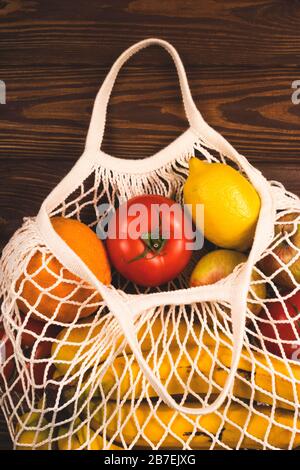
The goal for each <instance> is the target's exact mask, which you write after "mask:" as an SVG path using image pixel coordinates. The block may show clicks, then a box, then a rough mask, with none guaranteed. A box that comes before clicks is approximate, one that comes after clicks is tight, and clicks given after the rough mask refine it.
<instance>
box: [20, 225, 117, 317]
mask: <svg viewBox="0 0 300 470" xmlns="http://www.w3.org/2000/svg"><path fill="white" fill-rule="evenodd" d="M51 222H52V226H53V228H54V230H55V231H56V233H57V234H58V235H59V236H60V237H61V238H62V239H63V240H64V241H65V242H66V243H67V244H68V245H69V247H70V248H71V249H72V250H73V251H74V252H75V253H76V254H77V255H78V256H79V257H80V258H81V259H82V261H84V263H85V264H86V265H87V267H88V268H89V269H90V270H91V271H92V273H93V274H94V275H95V276H96V277H97V279H99V281H101V282H102V283H103V284H110V282H111V271H110V266H109V262H108V258H107V255H106V252H105V248H104V245H103V243H102V242H101V240H99V238H98V237H97V235H96V234H95V233H94V232H93V231H92V230H91V229H90V228H89V227H88V226H87V225H85V224H83V223H81V222H79V221H78V220H73V219H67V218H64V217H54V218H52V219H51ZM29 276H30V277H29ZM17 288H18V289H19V288H20V289H21V292H20V297H19V299H18V306H19V308H20V310H21V311H22V312H24V313H27V312H29V311H30V312H31V313H32V314H33V315H35V313H36V312H38V313H40V314H42V315H44V316H46V317H48V318H52V317H53V318H54V319H55V320H57V321H60V322H63V323H70V322H72V321H73V320H74V318H75V317H76V316H78V319H79V318H83V317H87V316H89V315H91V314H92V313H94V312H95V311H96V310H97V307H98V305H97V304H99V302H100V301H101V296H100V294H99V293H98V292H97V291H96V290H95V289H94V288H93V287H92V286H90V285H89V284H88V283H87V282H85V281H83V280H82V279H80V278H79V277H78V276H76V275H75V274H73V273H71V272H70V271H68V270H67V269H66V268H65V267H64V266H63V265H62V264H61V263H60V261H58V259H57V258H55V256H54V255H53V254H51V253H47V254H45V253H42V252H41V251H37V252H36V253H35V254H34V255H33V256H32V258H31V259H30V261H29V263H28V265H27V270H26V273H24V274H22V276H21V277H20V278H19V280H18V282H17ZM45 289H46V291H45ZM35 316H37V317H38V318H39V319H41V317H39V316H38V315H35Z"/></svg>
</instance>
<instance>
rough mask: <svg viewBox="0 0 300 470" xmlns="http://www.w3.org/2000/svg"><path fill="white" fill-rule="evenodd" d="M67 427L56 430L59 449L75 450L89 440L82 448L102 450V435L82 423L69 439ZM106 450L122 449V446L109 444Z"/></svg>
mask: <svg viewBox="0 0 300 470" xmlns="http://www.w3.org/2000/svg"><path fill="white" fill-rule="evenodd" d="M68 430H69V428H68V427H67V426H62V427H61V428H60V429H59V431H58V436H59V437H60V439H59V440H58V449H59V450H77V449H79V448H80V447H81V446H82V445H84V444H86V442H88V441H90V442H89V444H88V445H85V446H84V448H83V450H103V449H104V440H103V437H102V436H100V435H97V434H96V433H95V432H94V431H93V430H92V429H89V428H88V426H86V425H84V426H82V427H81V428H80V429H78V430H77V431H76V432H75V433H74V434H73V435H72V436H71V439H69V438H68V437H67V434H68ZM107 450H123V448H122V447H119V446H117V445H114V444H111V445H110V446H109V447H108V449H107Z"/></svg>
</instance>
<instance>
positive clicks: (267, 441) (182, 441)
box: [0, 141, 300, 449]
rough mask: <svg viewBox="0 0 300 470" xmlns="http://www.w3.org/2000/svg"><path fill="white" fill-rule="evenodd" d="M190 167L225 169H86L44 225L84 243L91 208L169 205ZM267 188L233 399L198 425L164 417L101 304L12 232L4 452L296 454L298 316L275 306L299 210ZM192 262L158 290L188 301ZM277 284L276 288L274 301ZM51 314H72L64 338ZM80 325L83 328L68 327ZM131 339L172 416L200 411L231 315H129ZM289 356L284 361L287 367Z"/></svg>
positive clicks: (285, 279) (6, 261)
mask: <svg viewBox="0 0 300 470" xmlns="http://www.w3.org/2000/svg"><path fill="white" fill-rule="evenodd" d="M195 154H196V155H198V156H201V158H206V159H207V160H208V161H210V162H214V161H223V162H224V163H230V162H228V161H226V159H225V158H224V157H222V156H220V155H218V154H216V152H214V151H213V150H212V149H210V148H209V147H208V146H207V145H206V144H204V142H202V141H198V142H197V143H196V144H195V145H194V146H193V147H191V148H190V149H187V150H186V151H185V152H183V153H182V154H181V155H179V156H177V158H175V159H174V160H173V162H172V163H168V164H167V165H165V166H163V167H162V168H159V169H158V170H155V171H152V172H150V173H146V174H144V175H129V174H127V173H125V172H117V171H112V170H108V169H107V168H105V167H103V166H95V167H94V169H93V171H92V173H91V175H90V176H89V177H88V178H87V179H86V180H85V181H84V182H83V183H82V184H81V185H80V187H78V188H77V190H76V191H75V192H73V193H72V194H71V195H70V196H69V197H68V198H67V200H65V201H63V202H62V203H61V204H60V205H59V206H58V207H56V208H55V210H54V211H52V212H51V214H49V216H51V217H52V216H63V217H68V218H74V219H77V220H80V221H82V222H84V223H86V224H88V225H89V226H90V227H91V228H93V229H94V230H95V228H96V226H97V224H98V222H99V220H100V216H99V214H98V210H97V207H98V205H99V204H100V203H103V202H108V203H110V204H112V205H113V206H114V207H117V206H118V205H119V204H120V202H121V201H124V200H128V199H130V198H131V197H133V196H135V195H138V194H161V195H164V196H167V197H171V198H173V199H175V200H177V201H178V202H180V203H181V202H182V189H183V184H184V181H185V179H186V177H187V174H188V160H189V159H190V157H191V156H192V155H195ZM230 164H232V163H230ZM239 170H241V169H239ZM269 184H270V186H271V187H272V192H273V196H274V200H275V203H276V205H277V206H276V207H277V209H278V210H277V221H276V227H277V228H276V230H275V235H274V239H273V240H272V243H271V244H270V246H269V247H268V249H267V250H266V251H265V252H264V253H263V255H262V257H261V260H260V262H259V263H257V265H256V266H255V268H254V270H253V274H252V281H251V286H250V291H249V294H248V304H247V322H246V329H245V334H244V343H243V350H242V355H241V358H240V362H239V366H238V371H237V374H236V377H235V382H234V386H233V389H232V390H231V393H230V395H229V396H228V399H227V401H226V402H225V403H224V404H223V406H222V407H221V408H220V409H219V410H218V411H217V412H215V413H212V414H208V415H205V416H194V415H187V414H182V413H179V412H177V411H174V410H172V409H171V408H169V407H168V406H167V405H166V404H164V402H163V401H162V399H161V398H160V397H158V395H157V392H156V391H155V389H154V388H153V387H152V386H151V384H150V383H149V382H148V380H147V378H146V377H145V375H144V374H143V372H142V371H141V369H140V367H139V364H138V363H137V360H136V358H135V356H134V355H133V354H132V351H131V350H130V348H129V346H128V344H127V343H126V340H125V339H124V337H123V335H122V330H121V328H120V325H119V323H118V321H117V320H116V319H115V317H114V315H113V314H112V313H111V312H110V311H109V309H108V307H107V306H106V304H105V302H104V301H102V300H101V298H100V296H99V295H98V293H97V292H95V291H94V289H93V288H92V287H91V286H90V285H89V284H87V283H86V282H85V281H82V280H80V279H79V278H78V277H76V276H74V275H71V273H69V271H68V270H67V269H66V268H65V267H64V266H63V265H61V264H60V263H59V262H58V261H57V260H56V258H55V257H54V255H53V254H52V253H51V252H50V250H49V249H48V248H47V247H46V245H45V244H44V242H43V240H42V237H41V235H40V233H39V231H38V229H37V226H36V221H35V219H27V220H25V222H24V225H23V227H22V228H21V229H20V230H18V231H17V232H16V234H15V235H14V236H13V238H12V239H11V241H10V242H9V244H8V245H7V247H6V248H5V249H4V251H3V256H2V262H1V263H2V274H1V292H2V314H1V321H2V322H3V325H4V329H5V332H6V336H4V337H3V338H6V339H3V341H2V346H1V348H2V350H1V352H2V354H1V357H2V365H1V369H0V387H1V407H2V409H3V412H4V414H5V417H6V420H7V424H8V427H9V430H10V433H11V436H12V438H13V441H14V445H15V447H16V448H22V449H24V448H34V449H57V448H58V449H119V448H120V449H132V448H146V449H150V448H151V449H158V448H166V449H172V448H174V449H177V448H178V449H220V448H221V449H244V448H246V449H250V448H255V449H292V448H296V447H298V446H300V421H299V397H300V365H299V362H298V361H297V360H298V357H297V347H296V346H297V343H298V344H299V345H300V341H299V331H300V330H299V329H298V322H299V320H300V319H299V316H300V314H299V308H298V307H299V303H298V306H297V305H296V306H295V305H294V304H293V305H294V307H295V311H294V312H293V313H292V311H291V309H290V308H288V307H287V304H288V302H289V299H294V296H295V294H297V292H298V291H299V283H298V279H299V271H298V272H297V269H296V268H295V269H294V266H295V262H296V261H297V259H298V257H299V253H300V251H299V249H298V247H297V246H296V244H295V234H296V233H297V230H298V224H299V223H300V221H299V218H300V210H299V202H298V198H297V197H296V196H294V195H292V194H290V193H287V192H286V191H285V189H284V188H283V187H282V186H281V185H280V184H278V183H274V182H270V183H269ZM288 214H289V216H288V217H287V215H288ZM102 216H104V215H103V214H102ZM283 216H285V218H284V219H283V220H282V217H283ZM287 219H289V220H288V221H287ZM282 243H284V245H285V247H286V248H287V247H288V248H289V250H287V252H288V255H287V258H286V259H287V261H286V262H285V263H283V262H282V257H279V256H278V250H277V247H278V246H279V245H281V244H282ZM197 256H198V255H197V254H195V257H194V260H193V261H194V262H192V263H191V264H190V265H189V267H188V268H187V270H186V271H185V272H184V273H183V274H182V275H181V276H180V277H178V278H177V279H175V280H174V281H172V282H171V283H169V284H167V285H166V286H162V287H161V288H160V289H164V290H167V291H171V290H175V289H185V288H187V287H188V286H189V276H190V272H191V270H192V268H193V265H194V264H195V262H196V261H197ZM33 257H35V260H36V262H35V263H32V259H33ZM268 266H271V267H272V269H269V268H268ZM274 266H275V268H274ZM237 269H239V268H237ZM41 271H44V272H45V271H46V273H47V276H48V277H47V286H46V287H44V288H41V283H40V282H38V281H37V279H39V277H38V276H39V275H40V273H41ZM297 276H298V277H297ZM49 279H50V281H51V282H50V281H49ZM62 284H63V285H64V287H65V288H64V289H61V288H60V287H61V285H62ZM283 284H284V285H285V286H287V285H288V286H289V288H288V289H284V288H283V287H282V285H283ZM28 285H31V287H32V285H33V286H34V287H35V292H36V295H35V296H34V298H33V300H32V302H31V303H29V302H28V300H26V299H25V298H24V297H22V293H23V292H24V289H26V288H27V287H26V286H28ZM111 289H113V290H117V291H118V292H119V293H120V295H122V297H123V298H124V300H126V299H131V300H132V298H134V297H133V296H136V295H140V294H142V293H143V294H148V293H149V292H154V291H159V290H160V289H158V288H157V289H145V288H140V287H139V286H137V285H133V284H132V283H130V282H129V281H126V280H125V279H124V278H122V276H120V275H118V274H117V273H113V280H112V285H111ZM61 292H63V294H62V293H61ZM262 292H263V295H262ZM276 302H279V303H280V304H281V306H282V309H283V311H284V313H285V316H284V317H282V318H280V319H279V320H278V324H279V327H278V330H277V328H276V323H275V329H274V319H272V316H271V312H272V308H273V307H272V305H273V304H275V303H276ZM45 308H50V309H51V310H52V312H53V314H52V316H51V318H50V319H49V318H48V316H45V315H44V313H43V309H45ZM64 309H73V310H74V311H76V315H75V317H74V320H73V321H72V323H70V324H68V325H66V324H63V323H61V322H60V321H59V318H60V317H59V313H60V312H62V311H64ZM33 316H34V317H36V318H39V319H42V320H43V322H44V323H43V325H44V326H43V330H42V331H39V332H37V333H34V332H32V329H31V328H29V326H28V325H29V323H28V322H30V321H31V319H32V317H33ZM82 316H86V318H85V319H81V320H79V318H80V317H82ZM284 324H287V325H292V328H293V334H287V335H284V334H281V333H280V332H281V331H282V327H284ZM135 327H136V333H137V337H138V341H139V344H140V347H141V350H142V353H143V356H144V359H145V360H146V361H147V363H148V364H149V365H150V367H151V369H152V370H153V372H154V373H155V374H156V376H157V377H158V378H159V380H160V381H161V382H162V383H163V384H164V386H165V387H166V389H167V390H168V392H169V393H170V394H171V395H172V396H173V397H174V398H175V399H176V401H177V402H178V403H179V404H181V405H187V406H190V407H199V406H201V405H207V404H209V403H212V402H213V401H214V400H215V398H216V396H217V395H218V394H219V393H220V392H221V390H222V389H223V387H224V384H225V382H226V378H227V376H228V374H229V370H230V366H231V358H232V350H233V336H232V323H231V315H230V305H228V304H227V303H226V302H206V303H193V304H190V305H184V304H182V305H167V306H164V307H156V308H152V309H149V310H146V311H143V312H142V313H140V314H139V315H138V317H137V319H136V322H135ZM268 328H269V330H268ZM270 329H271V330H272V331H274V332H275V333H274V335H273V336H275V339H273V340H272V339H270V336H269V335H267V336H264V334H263V331H270ZM278 331H279V333H278ZM26 334H28V335H31V339H32V346H31V347H30V348H24V347H23V343H22V342H23V338H24V335H26ZM271 336H272V335H271ZM10 344H12V346H13V347H12V348H11V349H10V348H9V347H8V345H10ZM276 348H277V349H276ZM291 348H294V349H295V354H294V355H293V356H292V357H293V359H291V354H290V353H291ZM41 351H42V354H41ZM45 351H46V353H45ZM271 351H272V352H271ZM274 352H275V354H273V353H274ZM45 355H46V357H45Z"/></svg>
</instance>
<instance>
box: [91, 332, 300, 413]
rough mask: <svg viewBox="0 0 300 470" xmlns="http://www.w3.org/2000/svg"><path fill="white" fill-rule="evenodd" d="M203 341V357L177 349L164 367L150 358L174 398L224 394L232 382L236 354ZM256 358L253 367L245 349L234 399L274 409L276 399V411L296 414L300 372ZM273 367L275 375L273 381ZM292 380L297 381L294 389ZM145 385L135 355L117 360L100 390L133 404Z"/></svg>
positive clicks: (165, 359) (150, 390) (278, 362)
mask: <svg viewBox="0 0 300 470" xmlns="http://www.w3.org/2000/svg"><path fill="white" fill-rule="evenodd" d="M203 340H204V345H205V347H203V348H202V349H201V350H200V353H199V348H198V347H197V346H188V347H187V348H186V349H187V352H188V355H187V354H186V353H181V352H180V350H179V349H178V348H175V349H171V351H170V353H171V354H164V356H163V360H162V361H160V362H161V364H160V365H159V366H158V365H157V362H158V359H157V358H156V360H155V362H154V358H153V355H151V357H150V355H149V359H148V363H149V365H150V367H151V368H152V369H153V370H156V371H157V375H158V376H159V378H160V380H161V381H162V382H163V383H164V384H165V385H166V386H167V389H168V391H169V393H170V394H171V395H182V394H184V393H185V391H186V387H187V385H189V389H190V390H191V391H193V392H195V393H197V394H201V395H202V394H207V393H210V394H211V393H213V394H218V393H220V390H221V389H222V387H223V386H224V384H225V382H226V379H227V375H228V369H229V368H230V365H231V357H232V352H231V349H230V348H229V347H227V346H226V345H225V344H224V343H223V344H222V345H220V346H219V347H218V348H217V349H216V348H215V346H216V345H213V342H212V339H211V337H210V336H209V335H208V334H204V336H203ZM160 354H163V351H160ZM253 354H254V361H253V359H252V358H251V357H250V354H249V352H248V351H247V350H246V349H245V348H244V349H243V353H242V356H241V359H240V362H239V366H238V373H237V376H236V379H235V383H234V389H233V394H234V396H236V397H239V398H243V399H248V400H249V399H253V400H255V401H256V402H261V403H265V404H269V405H273V404H274V393H276V406H277V407H281V408H284V409H295V405H293V403H297V402H298V400H300V368H299V366H295V365H293V366H290V367H291V369H290V370H289V369H288V366H287V365H286V364H285V363H284V362H283V361H281V360H280V359H276V358H269V362H267V359H266V357H265V356H264V354H262V353H257V352H255V353H253ZM214 357H216V359H214ZM158 358H159V356H158ZM192 364H195V365H196V369H195V370H193V369H192ZM270 366H272V367H273V368H274V371H275V374H274V381H273V377H272V373H271V371H270ZM226 369H227V370H226ZM292 378H295V379H296V380H297V381H298V382H297V383H296V385H295V389H294V387H293V383H292V381H291V379H292ZM145 385H147V381H145V380H144V377H143V374H142V372H141V370H140V367H139V365H138V363H137V362H136V360H135V359H134V357H133V356H132V355H131V356H130V357H128V356H127V357H125V356H119V357H117V358H115V360H114V362H113V364H112V366H111V367H110V368H109V369H108V370H107V371H106V373H105V375H104V377H103V379H102V381H101V386H100V387H101V388H102V390H103V392H104V394H105V396H107V397H108V398H109V399H113V400H117V399H124V398H125V399H131V398H132V396H134V397H140V396H141V395H142V394H143V393H144V391H145ZM211 385H212V387H211ZM147 396H149V397H152V398H153V397H156V396H157V394H156V392H155V390H154V389H153V388H152V387H151V386H149V387H148V389H147ZM296 406H297V405H296Z"/></svg>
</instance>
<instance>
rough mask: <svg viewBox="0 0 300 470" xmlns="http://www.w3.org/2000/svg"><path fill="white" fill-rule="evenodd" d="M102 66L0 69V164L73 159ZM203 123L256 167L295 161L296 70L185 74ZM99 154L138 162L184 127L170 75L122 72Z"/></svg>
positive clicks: (299, 144) (299, 135) (298, 141)
mask: <svg viewBox="0 0 300 470" xmlns="http://www.w3.org/2000/svg"><path fill="white" fill-rule="evenodd" d="M106 73H107V68H103V67H85V68H77V67H76V68H73V67H72V68H67V67H51V68H50V69H49V68H47V67H42V68H41V67H37V68H34V69H33V68H25V69H24V68H23V69H21V68H14V67H9V68H4V69H2V76H3V77H4V79H5V81H6V83H7V105H6V106H5V107H2V108H0V112H2V116H1V146H0V159H5V160H6V159H7V157H8V156H9V157H10V158H15V157H18V158H19V157H22V158H24V159H38V160H40V159H43V160H46V159H55V160H59V161H62V160H71V161H74V157H76V156H77V155H80V153H81V152H82V151H83V148H84V141H85V136H86V132H87V128H88V124H89V120H90V114H91V110H92V105H93V100H94V97H95V95H96V93H97V91H98V88H99V86H100V84H101V82H102V80H103V79H104V77H105V74H106ZM188 76H189V80H190V84H191V89H192V92H193V96H194V98H195V101H196V104H197V105H198V107H199V109H200V110H201V112H202V114H203V116H204V118H205V119H206V120H207V121H208V122H209V124H210V125H212V126H213V127H215V128H216V129H217V130H218V131H220V132H221V133H222V134H223V135H224V136H225V137H226V138H227V139H228V140H229V141H230V142H231V143H232V144H233V145H234V146H236V148H237V149H238V150H239V151H240V152H241V153H243V154H244V155H246V156H248V157H250V158H251V159H252V161H253V162H254V163H256V162H260V161H263V162H266V161H270V162H274V161H277V162H279V161H281V160H282V161H284V162H285V163H289V162H296V161H298V158H299V148H300V132H299V129H300V127H299V122H300V121H299V117H300V104H299V105H294V104H293V103H292V101H291V96H292V92H293V91H294V90H293V89H292V87H291V84H292V82H293V81H294V80H296V79H297V77H300V75H299V69H297V68H288V67H285V68H280V69H275V68H258V69H253V68H250V69H245V68H241V67H239V68H237V67H234V68H230V67H210V68H208V67H206V68H201V69H198V68H191V69H189V70H188ZM108 117H109V120H108V127H107V132H106V134H105V142H104V144H105V145H104V149H105V150H106V151H107V152H108V153H110V154H113V155H115V156H120V157H124V158H137V157H138V158H141V157H146V156H149V155H151V154H153V153H155V152H156V151H158V150H159V149H160V148H161V147H162V146H164V145H167V144H168V143H169V142H170V141H172V140H173V139H174V138H175V137H177V136H178V135H179V134H180V133H181V132H182V131H183V130H185V128H186V127H187V121H186V118H185V115H184V111H183V107H182V104H181V96H180V90H179V86H178V80H177V76H176V72H175V70H174V67H172V64H171V63H170V64H169V68H167V69H166V68H157V67H153V66H147V67H146V68H143V67H141V66H140V67H129V68H125V69H124V70H123V71H122V72H121V75H120V78H119V79H118V80H117V82H116V86H115V88H114V92H113V96H112V100H111V103H110V107H109V115H108Z"/></svg>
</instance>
